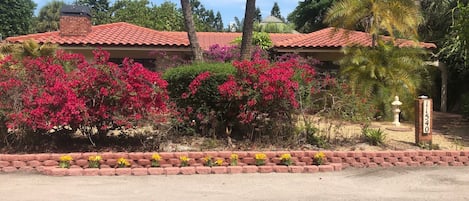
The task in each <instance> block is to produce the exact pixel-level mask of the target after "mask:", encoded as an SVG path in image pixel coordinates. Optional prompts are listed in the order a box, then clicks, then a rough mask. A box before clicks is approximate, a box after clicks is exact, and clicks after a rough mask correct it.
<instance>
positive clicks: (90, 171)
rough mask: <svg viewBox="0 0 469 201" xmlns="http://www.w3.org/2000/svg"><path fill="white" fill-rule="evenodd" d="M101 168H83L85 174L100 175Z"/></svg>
mask: <svg viewBox="0 0 469 201" xmlns="http://www.w3.org/2000/svg"><path fill="white" fill-rule="evenodd" d="M98 175H99V169H98V168H86V169H83V176H98Z"/></svg>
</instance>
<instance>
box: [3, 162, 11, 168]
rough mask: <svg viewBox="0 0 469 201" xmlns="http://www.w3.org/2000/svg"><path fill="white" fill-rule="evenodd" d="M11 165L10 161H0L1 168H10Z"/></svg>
mask: <svg viewBox="0 0 469 201" xmlns="http://www.w3.org/2000/svg"><path fill="white" fill-rule="evenodd" d="M10 165H11V163H10V162H8V161H0V168H3V167H8V166H10Z"/></svg>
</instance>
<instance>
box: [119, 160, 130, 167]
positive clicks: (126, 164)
mask: <svg viewBox="0 0 469 201" xmlns="http://www.w3.org/2000/svg"><path fill="white" fill-rule="evenodd" d="M129 166H130V162H129V161H128V160H127V159H125V158H119V159H117V167H119V168H125V167H129Z"/></svg>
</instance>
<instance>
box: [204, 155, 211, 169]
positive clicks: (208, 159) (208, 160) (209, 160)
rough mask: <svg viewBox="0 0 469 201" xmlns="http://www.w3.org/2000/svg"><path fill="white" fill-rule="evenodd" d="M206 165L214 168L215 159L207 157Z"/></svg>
mask: <svg viewBox="0 0 469 201" xmlns="http://www.w3.org/2000/svg"><path fill="white" fill-rule="evenodd" d="M203 160H204V165H205V166H209V167H212V166H213V158H212V157H211V156H205V157H204V159H203Z"/></svg>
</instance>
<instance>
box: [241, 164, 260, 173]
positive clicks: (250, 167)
mask: <svg viewBox="0 0 469 201" xmlns="http://www.w3.org/2000/svg"><path fill="white" fill-rule="evenodd" d="M258 169H259V168H258V167H257V166H254V165H246V166H243V173H256V172H257V171H258Z"/></svg>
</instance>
